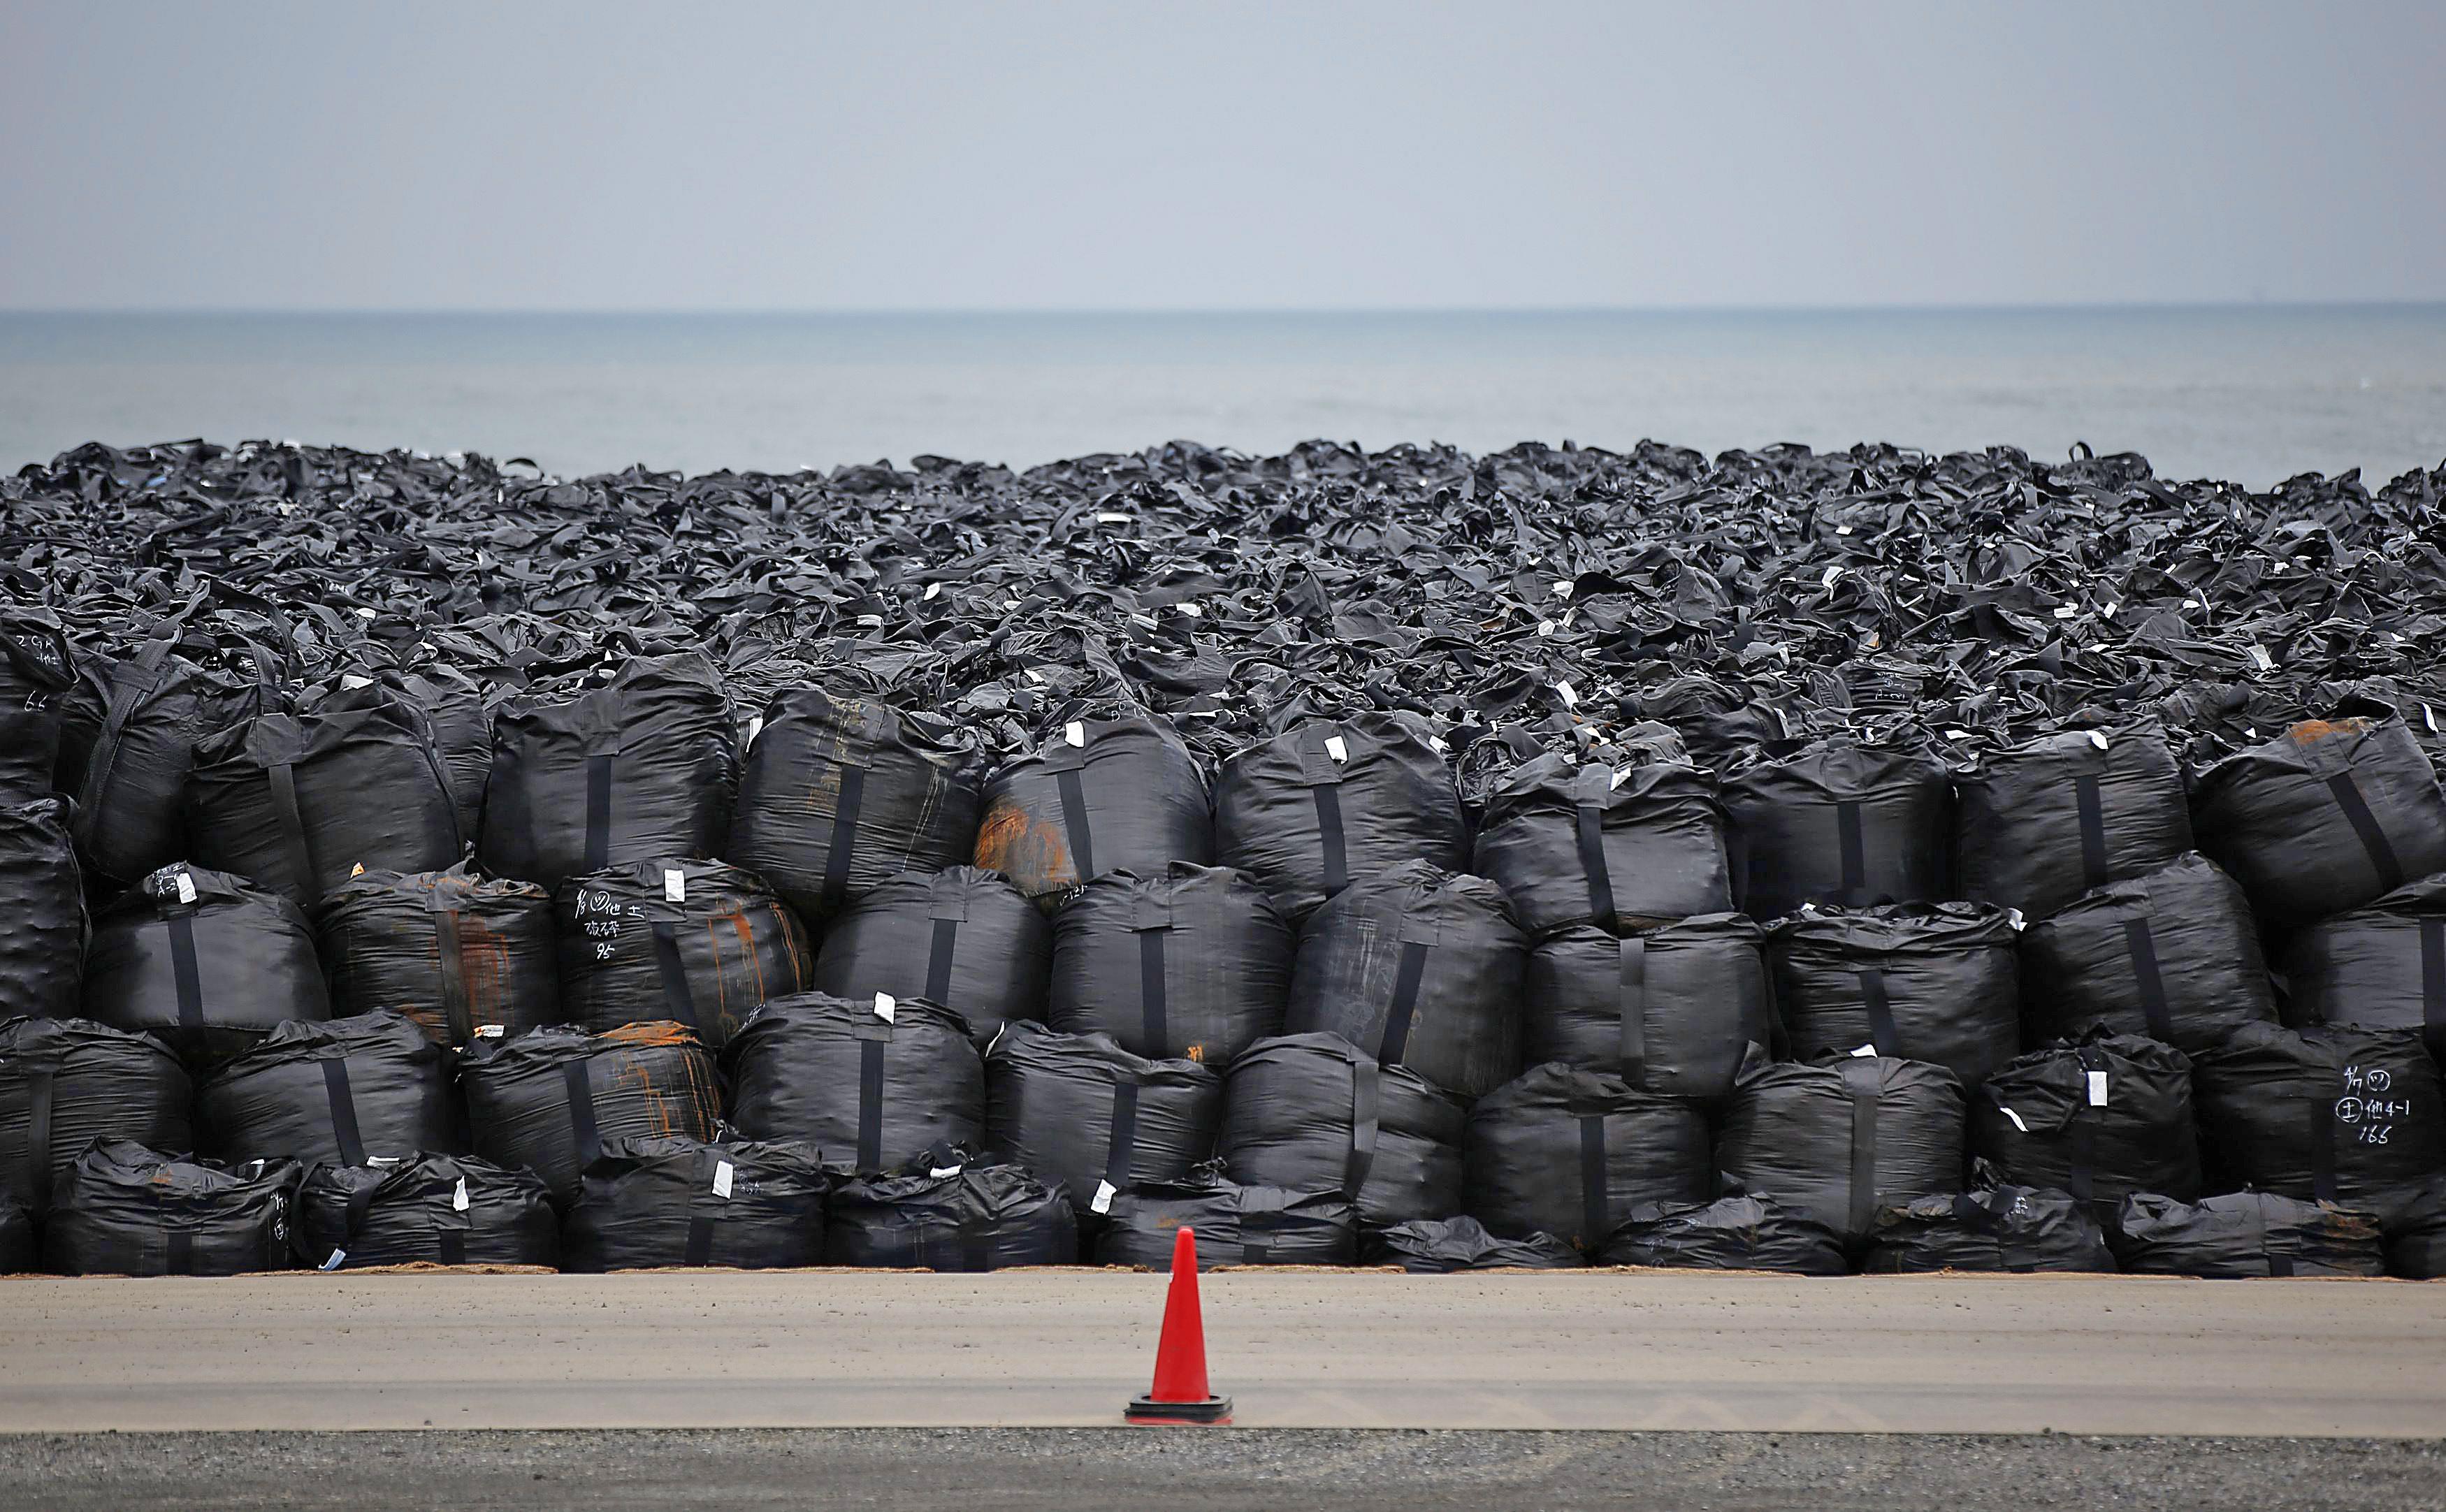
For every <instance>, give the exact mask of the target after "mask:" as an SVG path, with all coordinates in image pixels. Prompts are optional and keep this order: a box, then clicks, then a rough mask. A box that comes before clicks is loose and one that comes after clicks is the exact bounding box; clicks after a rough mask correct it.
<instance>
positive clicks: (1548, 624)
mask: <svg viewBox="0 0 2446 1512" xmlns="http://www.w3.org/2000/svg"><path fill="white" fill-rule="evenodd" d="M1537 633H1538V634H1539V635H1552V634H1553V633H1554V622H1553V621H1552V620H1539V621H1538V622H1537Z"/></svg>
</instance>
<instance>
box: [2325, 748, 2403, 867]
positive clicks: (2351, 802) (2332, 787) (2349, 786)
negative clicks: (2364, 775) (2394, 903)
mask: <svg viewBox="0 0 2446 1512" xmlns="http://www.w3.org/2000/svg"><path fill="white" fill-rule="evenodd" d="M2327 791H2328V792H2329V793H2334V794H2335V795H2336V807H2338V808H2340V809H2342V810H2343V811H2344V822H2345V823H2346V824H2349V825H2351V826H2352V827H2353V833H2355V834H2357V835H2359V836H2361V849H2363V850H2366V851H2368V852H2369V858H2370V869H2371V870H2373V871H2376V872H2377V873H2378V880H2379V882H2380V891H2383V892H2393V891H2394V890H2395V889H2396V888H2398V887H2402V886H2403V882H2404V877H2403V863H2402V862H2400V861H2398V860H2397V859H2396V856H2395V846H2394V845H2393V843H2392V842H2390V841H2389V840H2388V839H2387V837H2386V831H2385V830H2383V829H2381V828H2380V825H2379V822H2378V815H2377V814H2374V813H2372V812H2370V806H2369V803H2368V800H2366V799H2364V798H2363V797H2362V796H2361V785H2360V784H2359V783H2357V782H2355V781H2354V780H2353V775H2352V774H2351V773H2349V772H2339V773H2337V774H2336V775H2334V776H2332V777H2329V778H2328V779H2327Z"/></svg>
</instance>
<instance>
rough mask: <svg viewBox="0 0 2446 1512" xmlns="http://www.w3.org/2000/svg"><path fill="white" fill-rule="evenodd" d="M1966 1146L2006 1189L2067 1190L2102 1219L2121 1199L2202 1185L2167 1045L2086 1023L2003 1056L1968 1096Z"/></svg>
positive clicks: (2178, 1058) (2188, 1093)
mask: <svg viewBox="0 0 2446 1512" xmlns="http://www.w3.org/2000/svg"><path fill="white" fill-rule="evenodd" d="M1970 1149H1971V1153H1972V1154H1973V1155H1974V1156H1976V1157H1977V1158H1978V1159H1980V1160H1983V1161H1985V1162H1986V1163H1987V1164H1988V1166H1989V1167H1992V1168H1993V1169H1994V1170H1995V1172H1996V1175H1997V1177H1998V1179H1999V1180H2000V1181H2002V1182H2004V1184H2006V1185H2015V1186H2037V1187H2044V1188H2048V1189H2050V1190H2055V1191H2064V1192H2070V1193H2071V1194H2072V1195H2073V1196H2075V1197H2077V1198H2079V1199H2080V1200H2081V1201H2083V1202H2085V1203H2087V1204H2090V1211H2091V1213H2092V1214H2093V1215H2095V1216H2096V1217H2097V1219H2098V1222H2099V1223H2101V1224H2111V1223H2114V1221H2115V1214H2116V1212H2117V1210H2118V1209H2119V1208H2120V1207H2121V1206H2122V1205H2123V1199H2125V1198H2126V1197H2129V1196H2131V1195H2132V1194H2133V1193H2134V1192H2156V1193H2159V1194H2161V1195H2163V1196H2167V1197H2172V1198H2175V1199H2177V1200H2179V1201H2182V1202H2187V1203H2188V1202H2193V1201H2196V1200H2197V1199H2198V1197H2199V1195H2200V1193H2201V1192H2202V1191H2203V1190H2204V1189H2205V1188H2204V1187H2203V1185H2201V1177H2200V1147H2199V1137H2198V1134H2197V1132H2196V1130H2195V1129H2194V1127H2193V1125H2192V1063H2191V1060H2190V1058H2189V1057H2188V1056H2186V1055H2184V1054H2183V1053H2182V1052H2181V1051H2179V1050H2176V1049H2175V1048H2174V1047H2173V1046H2172V1045H2162V1044H2159V1043H2158V1042H2157V1041H2155V1040H2154V1039H2144V1038H2142V1037H2141V1036H2137V1035H2117V1034H2110V1033H2108V1032H2107V1031H2105V1030H2103V1029H2094V1030H2092V1031H2090V1033H2089V1034H2088V1035H2086V1036H2083V1037H2081V1038H2079V1039H2078V1040H2070V1039H2066V1040H2058V1041H2057V1042H2056V1043H2054V1044H2052V1045H2047V1046H2044V1047H2042V1048H2041V1049H2038V1050H2033V1051H2031V1052H2030V1053H2029V1054H2027V1055H2019V1056H2016V1057H2015V1058H2013V1059H2012V1060H2009V1061H2007V1062H2005V1064H2004V1067H2003V1069H2001V1070H2000V1071H1998V1072H1997V1073H1996V1074H1994V1075H1993V1076H1990V1077H1988V1078H1987V1081H1986V1084H1985V1086H1983V1087H1981V1088H1980V1089H1979V1090H1978V1091H1977V1092H1973V1093H1971V1096H1970Z"/></svg>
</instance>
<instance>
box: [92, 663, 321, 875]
mask: <svg viewBox="0 0 2446 1512" xmlns="http://www.w3.org/2000/svg"><path fill="white" fill-rule="evenodd" d="M182 632H183V626H181V625H177V624H175V623H174V624H172V625H166V626H164V628H163V632H162V633H160V634H158V635H156V636H154V637H153V638H151V639H149V640H147V641H146V642H145V643H144V644H143V645H142V647H141V649H138V650H137V651H136V652H135V653H134V654H133V655H131V656H129V657H127V658H126V659H124V660H123V661H120V662H118V663H115V664H114V665H113V666H112V667H111V668H110V670H109V671H108V672H107V673H106V674H105V675H104V681H105V684H106V686H107V687H108V689H109V693H108V702H107V706H106V710H105V713H104V716H103V724H102V727H101V729H100V730H99V731H97V732H96V735H95V739H94V744H93V750H92V753H91V755H90V756H89V757H88V759H87V760H86V763H85V779H84V782H83V783H82V784H81V785H80V787H79V789H78V791H77V812H76V821H75V825H74V831H75V834H76V841H77V848H78V849H79V851H80V852H82V854H83V856H84V859H85V866H86V868H88V869H89V870H90V871H91V872H92V873H93V875H94V876H95V877H96V878H98V879H100V880H101V881H102V882H103V883H106V884H108V885H110V886H112V887H131V886H133V885H135V884H136V883H137V882H138V881H139V880H140V879H141V878H143V877H144V876H146V875H147V874H149V873H151V872H154V871H157V870H159V869H160V868H163V867H166V866H168V865H170V864H171V863H172V862H175V861H177V860H178V859H179V857H180V856H181V855H182V854H184V853H185V851H186V849H187V847H186V825H185V821H184V818H183V812H184V805H185V802H186V790H187V774H188V773H189V772H190V771H191V770H192V769H193V767H194V764H195V752H196V745H197V743H198V742H199V741H201V740H204V739H206V738H207V737H211V736H213V735H216V734H217V733H219V732H220V731H222V730H224V729H227V728H228V727H229V726H231V725H233V724H235V723H237V722H238V721H239V720H241V719H251V718H253V717H254V716H255V715H257V714H263V713H269V712H273V711H275V710H277V709H278V708H279V707H280V694H279V679H280V672H281V669H280V666H279V663H278V662H277V661H276V660H275V659H274V657H273V654H272V653H271V652H269V651H267V650H265V649H264V648H262V647H260V646H255V645H252V644H231V645H228V646H221V645H217V644H215V643H214V641H213V639H212V638H210V637H188V636H184V635H183V634H182Z"/></svg>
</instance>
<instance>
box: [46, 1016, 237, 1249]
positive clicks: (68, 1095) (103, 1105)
mask: <svg viewBox="0 0 2446 1512" xmlns="http://www.w3.org/2000/svg"><path fill="white" fill-rule="evenodd" d="M193 1095H194V1094H193V1091H192V1088H191V1086H190V1084H189V1082H188V1079H187V1072H186V1068H185V1067H183V1066H181V1065H179V1057H178V1056H176V1055H172V1054H171V1053H170V1050H169V1047H168V1046H166V1045H164V1044H162V1043H161V1042H160V1040H158V1039H155V1038H154V1037H153V1036H150V1035H131V1034H126V1033H124V1032H122V1031H120V1030H117V1029H112V1028H110V1027H108V1026H107V1025H104V1024H98V1023H95V1022H93V1021H92V1020H91V1019H87V1018H10V1019H7V1020H5V1021H0V1192H6V1193H10V1194H13V1195H14V1196H15V1197H16V1199H17V1201H18V1202H19V1203H21V1204H24V1205H25V1206H26V1208H27V1209H28V1211H29V1212H31V1213H33V1214H35V1215H36V1216H38V1217H39V1216H40V1215H41V1214H42V1212H43V1209H44V1208H45V1207H46V1206H47V1205H48V1204H49V1201H50V1190H51V1183H52V1182H53V1181H54V1180H55V1179H57V1178H58V1177H61V1176H64V1175H65V1174H66V1171H67V1168H68V1167H69V1166H71V1165H72V1164H74V1163H75V1161H76V1158H77V1156H79V1155H81V1154H83V1153H84V1152H85V1147H86V1146H88V1145H90V1144H92V1143H93V1142H94V1141H95V1140H97V1139H122V1140H127V1141H130V1142H132V1143H135V1144H139V1145H143V1146H146V1147H148V1148H153V1149H181V1150H183V1149H192V1148H195V1143H196V1140H195V1131H194V1128H193V1126H192V1124H191V1123H190V1121H189V1116H188V1109H189V1104H190V1102H191V1100H192V1098H193Z"/></svg>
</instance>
